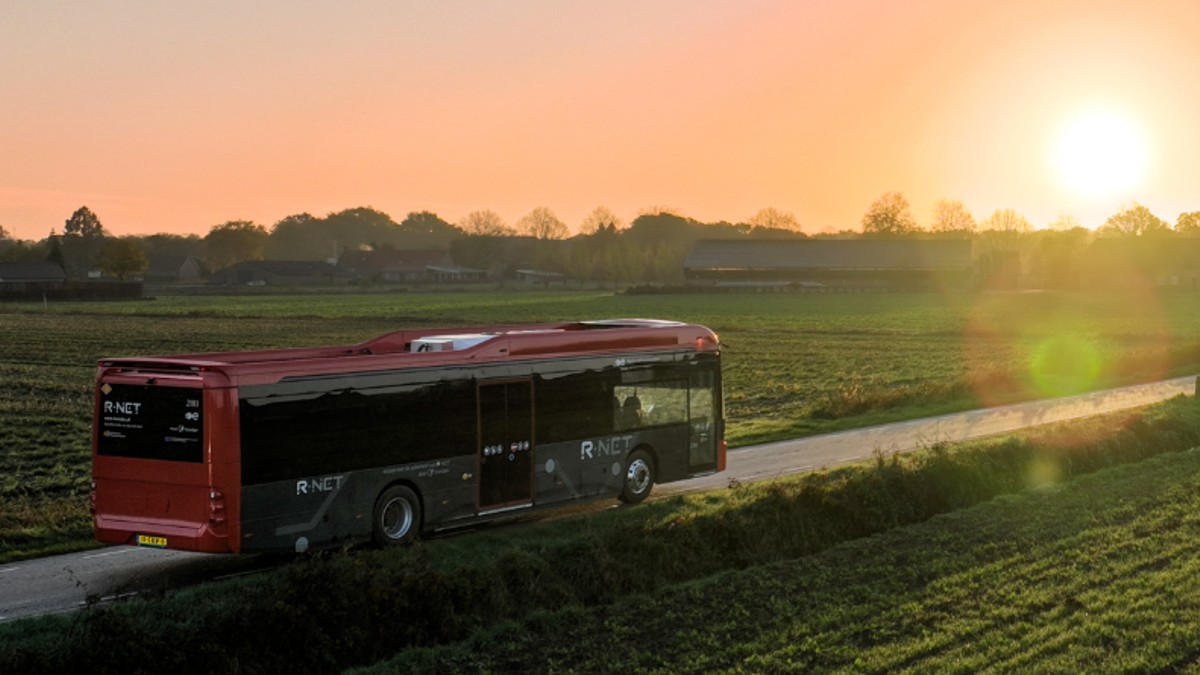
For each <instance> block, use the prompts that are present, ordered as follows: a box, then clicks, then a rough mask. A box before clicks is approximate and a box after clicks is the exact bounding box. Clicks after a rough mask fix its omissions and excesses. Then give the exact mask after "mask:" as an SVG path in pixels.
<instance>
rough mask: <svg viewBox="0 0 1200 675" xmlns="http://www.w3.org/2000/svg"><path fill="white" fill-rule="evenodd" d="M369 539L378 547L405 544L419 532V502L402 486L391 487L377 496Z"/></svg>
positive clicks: (413, 493) (415, 494) (415, 495)
mask: <svg viewBox="0 0 1200 675" xmlns="http://www.w3.org/2000/svg"><path fill="white" fill-rule="evenodd" d="M371 522H372V523H373V525H372V527H371V537H372V538H373V539H374V540H375V543H377V544H379V545H380V546H397V545H401V544H407V543H409V542H411V541H412V540H413V539H415V538H416V536H417V533H418V532H420V531H421V500H420V499H418V498H417V493H415V492H413V491H412V490H411V489H409V488H408V487H405V486H403V485H393V486H391V487H390V488H388V489H386V490H384V491H383V494H381V495H379V500H378V501H376V502H375V515H374V519H373V520H372V521H371Z"/></svg>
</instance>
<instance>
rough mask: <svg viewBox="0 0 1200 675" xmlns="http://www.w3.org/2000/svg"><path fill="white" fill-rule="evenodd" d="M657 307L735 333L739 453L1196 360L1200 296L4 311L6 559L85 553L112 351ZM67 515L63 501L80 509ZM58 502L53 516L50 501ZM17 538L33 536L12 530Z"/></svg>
mask: <svg viewBox="0 0 1200 675" xmlns="http://www.w3.org/2000/svg"><path fill="white" fill-rule="evenodd" d="M604 317H658V318H668V319H677V320H685V321H696V322H700V323H704V324H706V325H709V326H710V327H712V328H714V329H715V330H717V331H718V332H719V333H720V335H721V337H722V339H723V342H724V351H723V354H724V356H723V358H724V373H725V397H726V413H727V418H728V431H727V439H728V440H729V442H730V444H731V446H733V447H737V446H741V445H747V444H751V443H757V442H765V441H771V440H779V439H783V438H790V437H796V436H802V435H809V434H814V433H821V432H828V431H835V430H840V429H846V428H852V427H859V426H865V425H869V424H877V423H883V422H888V421H896V420H903V419H912V418H916V417H922V416H927V415H932V414H941V413H946V412H951V411H955V410H965V409H970V408H975V407H979V406H981V405H985V404H993V403H1005V402H1011V401H1016V400H1023V399H1032V398H1042V397H1047V396H1053V395H1059V394H1066V393H1075V392H1078V391H1084V390H1089V389H1095V388H1101V387H1104V386H1109V385H1116V384H1123V383H1129V382H1136V381H1149V380H1152V379H1156V378H1159V377H1163V376H1168V375H1177V374H1185V373H1194V372H1197V371H1200V303H1197V302H1195V297H1194V296H1192V295H1190V294H1175V295H1169V294H1168V295H1162V296H1145V295H1135V294H1126V295H1122V294H1113V295H1098V294H1097V295H1090V294H1065V293H1027V294H949V295H939V294H934V293H924V294H901V293H897V294H891V293H887V294H745V295H731V294H716V295H691V294H689V295H661V296H647V295H628V296H626V295H616V294H613V293H611V292H597V291H553V292H545V291H536V292H504V293H482V292H463V293H371V294H346V293H343V294H336V295H316V294H305V295H296V296H279V295H271V296H231V297H221V296H199V297H191V296H173V297H164V298H162V299H159V300H146V301H140V302H120V303H62V304H51V305H43V304H41V303H26V304H21V303H6V304H3V305H0V384H2V386H0V430H2V431H3V433H0V502H3V503H6V504H7V503H8V502H10V501H14V500H29V501H28V502H27V503H28V504H29V506H28V508H30V509H33V510H34V511H35V512H36V509H37V508H38V506H37V505H38V504H39V503H40V502H43V501H44V502H45V503H46V504H47V509H48V510H49V511H53V512H54V513H58V512H59V511H60V506H61V505H62V504H67V505H68V506H69V505H70V504H73V505H74V506H73V511H71V512H72V513H74V516H72V524H70V525H68V526H66V527H64V528H57V529H54V531H50V530H47V531H46V533H45V537H40V536H38V534H37V531H38V528H37V527H36V526H32V529H31V526H29V525H26V524H22V523H20V522H16V523H14V522H13V521H14V519H12V518H0V542H5V544H4V545H0V562H3V561H6V560H13V559H18V558H20V557H23V556H27V555H33V554H34V553H36V552H38V551H42V550H46V549H47V548H48V547H63V546H67V547H69V546H71V545H72V544H71V542H74V545H75V546H77V547H83V546H89V545H90V543H89V541H88V537H86V536H82V535H85V534H86V531H87V528H88V515H87V510H86V496H87V485H88V480H89V470H90V467H89V444H90V424H91V404H92V390H91V384H92V378H93V377H94V372H95V364H96V361H97V360H98V359H100V358H102V357H108V356H127V355H137V354H164V353H181V352H195V351H222V350H233V349H263V348H271V347H284V346H300V345H314V344H333V343H353V342H358V341H362V340H366V339H369V338H371V337H374V336H376V335H378V334H381V333H384V332H387V331H390V330H394V329H398V328H404V327H412V326H431V325H448V326H454V325H466V324H480V323H484V324H486V323H493V322H502V323H511V322H514V321H563V320H574V319H581V318H604ZM68 510H69V509H68ZM49 511H48V512H49ZM17 542H21V543H19V544H18V543H17Z"/></svg>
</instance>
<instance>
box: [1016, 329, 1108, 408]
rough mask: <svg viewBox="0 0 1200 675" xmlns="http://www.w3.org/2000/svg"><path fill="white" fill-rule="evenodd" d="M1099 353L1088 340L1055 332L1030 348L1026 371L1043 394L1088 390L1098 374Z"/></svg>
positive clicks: (1076, 392)
mask: <svg viewBox="0 0 1200 675" xmlns="http://www.w3.org/2000/svg"><path fill="white" fill-rule="evenodd" d="M1100 366H1101V364H1100V353H1099V350H1097V349H1096V347H1095V346H1094V345H1092V344H1091V343H1090V342H1088V341H1087V340H1084V339H1082V338H1078V337H1073V336H1055V337H1050V338H1046V339H1045V340H1042V342H1041V343H1040V344H1038V345H1037V347H1036V348H1035V349H1034V351H1033V358H1032V360H1031V363H1030V364H1029V374H1030V376H1031V378H1032V380H1033V383H1034V386H1036V387H1037V392H1038V393H1039V394H1041V395H1043V396H1050V397H1054V396H1069V395H1071V394H1079V393H1083V392H1085V391H1089V390H1091V389H1092V387H1094V386H1095V384H1096V381H1097V379H1098V378H1099V376H1100Z"/></svg>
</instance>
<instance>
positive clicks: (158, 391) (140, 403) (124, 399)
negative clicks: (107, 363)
mask: <svg viewBox="0 0 1200 675" xmlns="http://www.w3.org/2000/svg"><path fill="white" fill-rule="evenodd" d="M202 391H203V390H201V389H190V388H182V387H150V386H142V385H128V384H116V385H114V384H107V383H105V384H103V385H101V387H100V391H99V394H98V395H99V396H100V413H99V416H98V418H97V420H96V424H97V425H98V429H97V431H98V434H97V441H96V453H97V454H99V455H105V456H108V457H135V458H138V459H162V460H167V461H172V462H203V461H204V444H203V443H202V433H203V432H202V426H201V420H202V419H203V418H204V415H203V412H204V411H203V410H202V408H201V406H202V405H203V404H202V399H203V397H202V396H201V394H202Z"/></svg>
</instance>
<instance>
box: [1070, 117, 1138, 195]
mask: <svg viewBox="0 0 1200 675" xmlns="http://www.w3.org/2000/svg"><path fill="white" fill-rule="evenodd" d="M1054 160H1055V167H1056V168H1057V170H1058V175H1059V177H1060V179H1061V180H1062V181H1063V182H1064V184H1065V185H1066V186H1067V187H1069V188H1070V189H1071V190H1072V191H1073V192H1075V193H1077V194H1079V195H1082V196H1084V197H1089V198H1096V197H1103V196H1112V195H1113V193H1125V192H1127V191H1129V190H1130V189H1132V188H1134V187H1136V186H1137V185H1138V183H1139V181H1140V180H1141V178H1142V175H1143V173H1144V171H1145V166H1146V141H1145V139H1144V137H1143V135H1142V133H1141V131H1140V130H1139V129H1138V127H1137V126H1136V125H1135V124H1134V123H1133V122H1131V121H1130V120H1129V119H1128V118H1126V117H1125V116H1123V115H1121V114H1119V113H1115V112H1111V111H1091V112H1087V113H1084V114H1082V115H1079V116H1077V117H1076V118H1074V119H1073V120H1072V121H1071V122H1070V123H1069V124H1068V125H1067V127H1066V129H1065V131H1063V133H1062V135H1061V136H1060V137H1059V139H1058V145H1057V147H1056V148H1055V156H1054Z"/></svg>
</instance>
